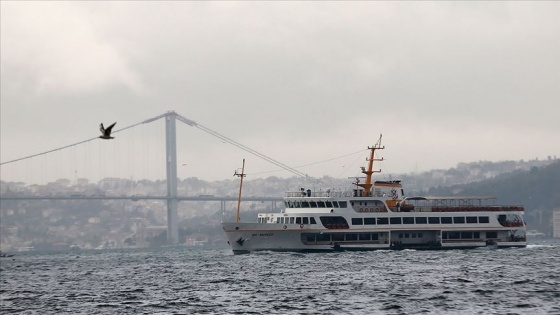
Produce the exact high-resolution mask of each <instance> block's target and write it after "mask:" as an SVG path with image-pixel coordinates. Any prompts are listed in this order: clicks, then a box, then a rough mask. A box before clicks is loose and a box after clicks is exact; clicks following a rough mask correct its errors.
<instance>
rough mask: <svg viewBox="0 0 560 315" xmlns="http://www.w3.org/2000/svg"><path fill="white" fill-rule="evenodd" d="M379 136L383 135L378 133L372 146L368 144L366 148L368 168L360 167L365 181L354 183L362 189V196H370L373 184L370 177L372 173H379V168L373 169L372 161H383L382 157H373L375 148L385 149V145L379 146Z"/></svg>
mask: <svg viewBox="0 0 560 315" xmlns="http://www.w3.org/2000/svg"><path fill="white" fill-rule="evenodd" d="M381 137H383V135H382V134H381V135H379V140H377V143H376V144H375V145H374V146H371V147H370V146H368V149H369V150H370V155H369V159H366V160H367V161H368V162H369V163H368V168H367V170H366V169H365V167H362V173H364V174H365V175H366V182H365V183H363V184H360V183H356V185H358V186H360V187H362V188H363V189H364V197H369V196H371V186H373V184H372V181H371V177H372V175H373V173H380V172H381V169H379V170H373V161H383V158H380V159H376V158H375V150H383V149H385V146H381Z"/></svg>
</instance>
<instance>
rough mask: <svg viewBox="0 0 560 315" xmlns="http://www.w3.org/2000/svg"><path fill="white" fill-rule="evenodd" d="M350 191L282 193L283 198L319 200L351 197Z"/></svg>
mask: <svg viewBox="0 0 560 315" xmlns="http://www.w3.org/2000/svg"><path fill="white" fill-rule="evenodd" d="M352 194H353V193H352V191H322V190H320V191H288V192H286V193H284V197H288V198H301V197H319V198H340V197H352Z"/></svg>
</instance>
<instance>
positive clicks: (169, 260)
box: [0, 242, 560, 315]
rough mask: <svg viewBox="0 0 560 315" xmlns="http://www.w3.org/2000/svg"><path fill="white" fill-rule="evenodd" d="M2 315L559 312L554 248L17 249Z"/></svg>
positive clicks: (3, 280) (0, 281) (0, 286)
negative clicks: (244, 252)
mask: <svg viewBox="0 0 560 315" xmlns="http://www.w3.org/2000/svg"><path fill="white" fill-rule="evenodd" d="M0 307H1V313H3V314H7V313H22V314H532V315H534V314H560V243H557V242H556V243H555V242H550V243H541V244H532V245H529V246H528V247H527V248H518V249H486V248H485V249H475V250H447V251H415V250H402V251H389V250H387V251H385V250H380V251H373V252H337V253H309V254H300V253H276V252H260V253H255V254H249V255H236V256H234V255H233V254H232V252H231V250H230V249H229V248H227V247H224V248H213V249H199V248H181V247H176V248H164V249H144V250H113V251H79V252H66V253H26V254H20V255H16V256H14V257H10V258H1V260H0Z"/></svg>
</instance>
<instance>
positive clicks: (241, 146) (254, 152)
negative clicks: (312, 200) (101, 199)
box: [0, 111, 308, 177]
mask: <svg viewBox="0 0 560 315" xmlns="http://www.w3.org/2000/svg"><path fill="white" fill-rule="evenodd" d="M170 113H172V114H175V115H176V118H177V119H178V120H179V121H181V122H183V123H185V124H187V125H189V126H191V127H196V128H198V129H200V130H202V131H204V132H206V133H208V134H211V135H213V136H214V137H217V138H220V139H222V140H224V141H226V142H227V143H229V144H232V145H234V146H236V147H238V148H240V149H242V150H244V151H247V152H249V153H251V154H253V155H255V156H257V157H260V158H261V159H263V160H265V161H267V162H270V163H272V164H274V165H276V166H278V167H281V168H282V169H284V170H287V171H289V172H291V173H293V174H295V175H297V176H301V177H308V176H307V174H304V173H302V172H300V171H298V170H296V169H294V168H292V167H289V166H287V165H285V164H283V163H281V162H278V161H276V160H274V159H273V158H271V157H268V156H266V155H264V154H262V153H260V152H257V151H255V150H253V149H251V148H248V147H246V146H244V145H243V144H241V143H239V142H237V141H235V140H233V139H230V138H228V137H226V136H224V135H222V134H220V133H218V132H216V131H213V130H212V129H210V128H208V127H205V126H203V125H201V124H199V123H197V122H195V121H193V120H190V119H188V118H185V117H183V116H181V115H179V114H177V113H175V112H174V111H170V112H167V113H165V114H161V115H159V116H155V117H153V118H149V119H146V120H144V121H141V122H139V123H136V124H134V125H130V126H128V127H124V128H121V129H118V130H115V131H113V133H118V132H121V131H124V130H126V129H129V128H132V127H136V126H138V125H142V124H147V123H151V122H153V121H156V120H158V119H160V118H164V117H167V116H168V115H169V114H170ZM96 139H99V137H95V138H91V139H87V140H84V141H80V142H76V143H72V144H69V145H66V146H63V147H60V148H56V149H52V150H49V151H45V152H41V153H37V154H33V155H29V156H24V157H22V158H19V159H14V160H10V161H6V162H1V163H0V166H1V165H5V164H10V163H14V162H18V161H22V160H26V159H30V158H33V157H37V156H41V155H45V154H49V153H52V152H56V151H60V150H64V149H67V148H70V147H73V146H77V145H80V144H82V143H86V142H89V141H93V140H96Z"/></svg>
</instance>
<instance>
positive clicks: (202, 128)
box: [177, 114, 308, 177]
mask: <svg viewBox="0 0 560 315" xmlns="http://www.w3.org/2000/svg"><path fill="white" fill-rule="evenodd" d="M177 119H178V120H179V121H181V122H183V123H185V124H187V125H189V126H191V127H196V128H198V129H200V130H202V131H204V132H206V133H209V134H211V135H213V136H214V137H217V138H220V139H222V140H223V141H225V142H227V143H229V144H232V145H234V146H236V147H238V148H240V149H242V150H244V151H247V152H249V153H251V154H253V155H255V156H258V157H260V158H261V159H263V160H265V161H267V162H270V163H272V164H274V165H276V166H279V167H281V168H282V169H284V170H286V171H289V172H291V173H293V174H295V175H297V176H301V177H308V176H307V174H304V173H302V172H300V171H298V170H296V169H294V168H292V167H289V166H287V165H286V164H283V163H281V162H278V161H276V160H275V159H273V158H271V157H268V156H266V155H264V154H262V153H260V152H257V151H255V150H253V149H251V148H248V147H246V146H244V145H243V144H241V143H239V142H237V141H235V140H233V139H230V138H228V137H226V136H224V135H222V134H219V133H217V132H216V131H214V130H212V129H210V128H208V127H205V126H203V125H201V124H198V123H197V122H195V121H193V120H190V119H188V118H185V117H183V116H181V115H179V114H177Z"/></svg>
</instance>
